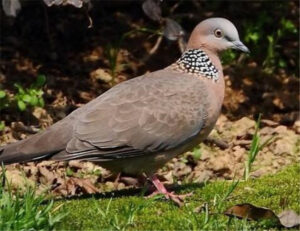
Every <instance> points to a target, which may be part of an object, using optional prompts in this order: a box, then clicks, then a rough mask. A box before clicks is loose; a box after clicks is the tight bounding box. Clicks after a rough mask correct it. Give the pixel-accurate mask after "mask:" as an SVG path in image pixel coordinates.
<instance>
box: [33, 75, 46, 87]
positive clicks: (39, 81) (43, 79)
mask: <svg viewBox="0 0 300 231" xmlns="http://www.w3.org/2000/svg"><path fill="white" fill-rule="evenodd" d="M45 83H46V76H45V75H38V76H37V79H36V82H35V85H36V87H37V88H40V87H42V86H44V84H45Z"/></svg>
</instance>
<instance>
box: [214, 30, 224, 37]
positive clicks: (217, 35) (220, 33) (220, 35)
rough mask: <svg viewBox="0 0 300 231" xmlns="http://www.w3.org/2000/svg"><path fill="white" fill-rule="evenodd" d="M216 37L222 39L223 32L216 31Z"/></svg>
mask: <svg viewBox="0 0 300 231" xmlns="http://www.w3.org/2000/svg"><path fill="white" fill-rule="evenodd" d="M215 36H216V37H217V38H221V37H222V36H223V32H222V31H221V30H220V29H216V30H215Z"/></svg>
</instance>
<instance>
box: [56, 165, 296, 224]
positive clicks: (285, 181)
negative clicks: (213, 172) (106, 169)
mask: <svg viewBox="0 0 300 231" xmlns="http://www.w3.org/2000/svg"><path fill="white" fill-rule="evenodd" d="M299 173H300V166H299V165H293V166H289V167H287V168H285V169H284V170H283V171H281V172H280V173H277V174H275V175H268V176H265V177H262V178H260V179H250V180H248V181H244V182H242V181H240V182H235V181H230V182H229V181H216V182H208V183H206V184H189V185H183V186H180V187H178V188H176V189H175V191H176V192H177V193H187V192H191V191H192V192H193V196H192V197H190V198H189V199H188V200H187V201H186V204H185V206H184V207H182V208H178V207H177V206H175V205H174V204H173V203H172V202H170V201H165V200H163V199H162V198H157V199H144V198H143V197H142V196H141V195H139V192H134V191H132V190H131V191H130V190H124V191H120V192H115V193H109V194H105V195H103V194H100V195H94V196H91V197H90V198H78V199H70V200H61V201H57V202H56V203H55V206H59V205H62V204H63V206H62V207H63V208H62V209H63V210H64V211H65V212H67V216H65V217H64V219H63V220H62V221H61V222H60V223H58V224H57V225H56V227H55V228H56V229H57V230H200V229H201V230H202V229H204V230H225V229H227V230H247V229H258V230H263V229H266V228H274V229H276V226H275V224H272V223H268V222H265V221H261V222H253V221H252V222H249V221H246V220H239V219H235V218H233V219H231V218H228V217H226V216H225V215H223V212H224V211H225V210H226V209H227V208H228V207H231V206H233V205H235V204H239V203H252V204H253V205H256V206H263V207H268V208H270V209H272V210H273V211H274V212H275V213H276V214H278V213H279V212H281V211H282V210H284V209H292V210H294V211H296V212H297V213H300V205H299V199H300V195H299V191H300V182H299ZM235 186H236V187H235ZM283 201H285V203H283ZM283 207H285V208H283Z"/></svg>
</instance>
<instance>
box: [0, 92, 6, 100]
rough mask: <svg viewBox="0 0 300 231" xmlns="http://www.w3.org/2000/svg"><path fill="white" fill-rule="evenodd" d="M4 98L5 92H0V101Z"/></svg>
mask: <svg viewBox="0 0 300 231" xmlns="http://www.w3.org/2000/svg"><path fill="white" fill-rule="evenodd" d="M5 96H6V93H5V91H3V90H0V99H3V98H4V97H5Z"/></svg>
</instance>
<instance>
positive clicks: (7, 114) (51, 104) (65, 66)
mask: <svg viewBox="0 0 300 231" xmlns="http://www.w3.org/2000/svg"><path fill="white" fill-rule="evenodd" d="M31 7H32V6H31ZM126 7H127V8H126V9H122V10H120V11H115V10H114V8H112V9H111V8H109V12H110V13H107V12H101V17H100V16H99V17H97V16H95V12H92V15H91V16H92V18H93V19H94V27H93V28H92V29H88V28H87V25H88V21H87V20H86V19H87V18H86V15H85V14H82V12H80V11H79V10H74V9H73V8H72V7H67V8H64V9H65V10H66V11H62V9H55V8H50V9H47V11H48V15H47V17H48V18H47V20H48V24H45V22H46V21H47V20H46V18H44V16H45V15H44V13H43V10H42V11H41V9H40V8H39V7H33V8H30V9H29V8H23V10H22V12H21V14H20V15H19V17H18V18H17V20H15V21H12V20H11V19H8V18H4V21H3V25H2V26H3V29H4V36H3V37H2V40H1V49H2V56H1V63H0V64H1V72H0V87H2V88H4V89H6V90H7V92H8V93H10V94H12V93H13V91H14V87H13V84H14V83H15V82H21V83H22V84H24V85H25V86H29V85H30V83H32V82H33V81H34V78H35V77H36V75H37V74H38V73H42V74H45V75H46V77H47V85H46V87H45V89H44V91H45V95H44V98H45V101H46V106H45V108H44V109H42V108H36V109H33V110H32V111H27V112H26V113H20V112H18V111H17V110H16V109H14V108H9V109H5V110H3V111H1V118H0V120H3V121H5V122H6V127H5V129H4V131H2V135H1V137H0V142H1V145H4V144H6V143H10V142H15V141H17V140H19V139H23V138H25V137H26V136H27V135H30V133H34V132H36V130H38V129H37V128H45V127H47V126H49V125H51V124H53V123H54V122H55V121H58V120H60V119H61V118H63V117H65V116H66V115H67V114H68V113H69V112H71V111H72V110H74V109H75V108H77V107H79V106H80V105H82V104H84V103H86V102H88V101H90V100H91V99H93V98H95V97H96V96H97V95H99V94H101V93H103V92H104V91H105V90H107V89H108V88H109V87H111V86H112V85H114V84H116V83H118V82H120V81H123V80H126V79H128V78H131V77H134V76H138V75H140V74H143V73H145V72H146V71H153V70H157V69H160V68H162V67H165V66H167V65H169V64H170V63H172V62H173V61H174V60H176V59H177V58H178V56H179V55H180V51H179V49H178V46H177V44H176V43H171V42H170V41H167V40H166V39H163V40H162V43H161V45H160V46H159V48H158V49H157V50H156V52H154V53H153V54H150V53H151V52H150V51H151V49H152V48H153V47H154V45H155V43H156V41H157V39H158V36H157V35H155V34H147V33H141V32H136V33H133V34H132V35H130V36H129V37H128V38H126V39H125V40H124V41H123V42H122V43H121V45H120V47H119V46H117V45H114V44H117V43H119V42H120V41H118V40H117V39H116V38H120V37H121V35H122V34H124V33H125V32H128V31H129V30H133V29H135V28H138V27H141V26H143V27H150V28H156V29H157V28H158V27H159V26H158V25H155V24H153V23H152V22H149V20H148V19H147V18H145V17H144V16H141V15H142V12H138V13H136V11H134V10H132V11H133V12H134V13H132V14H130V12H128V6H126ZM134 7H137V6H136V5H134ZM135 9H136V8H135ZM125 12H126V13H125ZM62 15H67V16H64V17H63V16H62ZM30 17H33V18H34V17H35V18H37V17H40V18H41V19H42V20H36V21H34V22H33V20H32V19H31V21H30V20H29V21H28V19H30ZM59 17H60V20H58V18H59ZM23 22H26V23H23ZM45 25H46V26H45ZM106 25H117V26H116V27H118V30H114V29H113V28H112V27H111V26H106ZM183 26H184V25H183ZM186 28H187V30H188V29H189V26H187V27H186ZM141 41H142V42H141ZM108 44H110V45H111V46H112V47H114V49H117V48H118V47H119V52H118V56H117V65H116V71H115V75H113V74H112V71H111V70H112V67H111V65H110V64H109V61H108V57H107V50H110V51H112V50H113V49H109V48H108ZM137 44H138V46H137ZM288 44H290V45H288V46H287V48H286V49H287V50H288V49H298V45H299V44H298V42H294V43H288ZM237 60H238V61H237V62H235V63H234V64H232V65H227V66H225V67H224V73H225V80H226V85H227V88H226V97H225V100H224V107H223V113H222V115H221V116H220V118H219V120H218V123H217V126H216V128H215V130H214V131H213V132H212V133H211V137H214V138H217V139H220V140H222V141H224V142H226V143H227V144H228V147H226V148H223V149H221V148H219V147H216V146H215V145H213V144H207V145H205V144H201V145H200V151H198V152H196V151H194V152H188V153H186V154H184V155H183V156H181V157H179V158H177V159H174V160H172V161H171V162H170V163H168V164H167V165H166V166H165V167H164V168H163V169H161V170H160V171H159V176H160V177H161V179H163V180H164V181H165V182H167V183H175V182H176V183H179V184H181V183H183V182H204V181H207V180H211V179H232V178H233V177H236V178H241V177H242V176H243V172H244V162H245V160H246V159H247V153H248V151H249V148H250V144H251V140H252V136H253V133H254V124H255V120H254V119H253V118H257V116H258V114H259V113H262V119H263V121H262V124H261V127H262V128H261V130H260V135H261V142H264V141H265V140H267V139H269V138H270V137H273V138H272V140H271V142H270V143H269V144H268V145H266V146H265V147H264V148H263V150H262V151H261V152H260V153H259V154H258V156H257V159H256V161H255V162H254V166H253V172H252V174H251V176H252V177H259V176H261V175H263V174H266V173H274V172H276V171H278V170H279V169H281V168H282V167H284V166H286V165H289V164H290V163H293V162H296V161H299V160H300V148H299V145H300V121H299V78H298V77H297V76H296V75H297V73H296V75H295V73H289V72H288V71H285V70H278V71H276V72H272V73H271V74H266V73H265V72H264V71H263V70H262V67H261V65H260V63H259V62H258V61H257V60H255V59H252V58H248V57H245V56H243V55H241V56H240V57H239V58H238V59H237ZM115 177H116V176H114V175H112V174H111V173H109V172H108V171H106V170H105V169H102V168H100V167H98V166H95V165H94V164H92V163H79V162H76V161H71V162H69V163H56V162H49V161H45V162H41V163H28V164H23V165H20V164H16V165H10V166H7V178H8V180H11V181H12V184H13V185H15V186H18V187H20V186H21V187H22V186H24V185H25V184H27V183H28V184H36V183H37V187H38V191H40V192H41V191H44V190H50V191H52V192H54V193H55V194H56V195H74V194H78V193H81V192H88V193H92V192H96V191H106V190H112V189H115V188H117V189H121V188H124V187H132V185H135V184H136V183H137V182H136V180H135V179H132V178H121V179H120V180H119V181H118V182H117V183H116V184H114V181H115ZM25 182H26V183H25Z"/></svg>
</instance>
